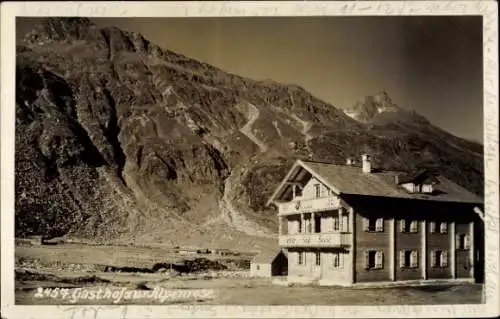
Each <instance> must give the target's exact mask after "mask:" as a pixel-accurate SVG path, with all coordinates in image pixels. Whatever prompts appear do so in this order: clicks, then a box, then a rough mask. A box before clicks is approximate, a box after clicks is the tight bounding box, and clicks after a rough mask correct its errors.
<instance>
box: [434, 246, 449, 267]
mask: <svg viewBox="0 0 500 319" xmlns="http://www.w3.org/2000/svg"><path fill="white" fill-rule="evenodd" d="M431 267H448V252H447V251H446V250H434V251H432V252H431Z"/></svg>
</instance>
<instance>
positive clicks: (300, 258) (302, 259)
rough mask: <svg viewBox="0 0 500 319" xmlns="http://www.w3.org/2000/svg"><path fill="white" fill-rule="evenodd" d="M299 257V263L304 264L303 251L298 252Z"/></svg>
mask: <svg viewBox="0 0 500 319" xmlns="http://www.w3.org/2000/svg"><path fill="white" fill-rule="evenodd" d="M298 255H299V256H298V258H297V261H298V264H299V265H302V264H303V263H304V255H303V252H301V251H299V252H298Z"/></svg>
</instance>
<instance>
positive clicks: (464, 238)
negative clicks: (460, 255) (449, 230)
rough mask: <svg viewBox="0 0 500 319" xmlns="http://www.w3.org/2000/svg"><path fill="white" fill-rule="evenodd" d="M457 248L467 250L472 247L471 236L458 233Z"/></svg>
mask: <svg viewBox="0 0 500 319" xmlns="http://www.w3.org/2000/svg"><path fill="white" fill-rule="evenodd" d="M456 246H457V249H461V250H465V249H469V248H470V237H469V236H468V235H465V234H459V235H457V244H456Z"/></svg>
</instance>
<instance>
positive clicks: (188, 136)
mask: <svg viewBox="0 0 500 319" xmlns="http://www.w3.org/2000/svg"><path fill="white" fill-rule="evenodd" d="M16 52H17V59H16V81H17V83H16V195H17V196H16V235H18V236H25V235H29V234H43V235H46V236H59V235H65V236H69V237H78V238H87V239H92V240H95V241H104V242H109V241H111V240H114V241H125V242H166V243H171V242H175V243H189V244H195V245H215V246H219V247H220V246H233V245H235V244H236V243H238V244H239V245H242V246H245V247H259V246H265V245H267V244H269V243H270V242H271V241H274V240H275V236H276V228H277V226H276V221H275V213H276V212H275V210H274V208H267V207H265V205H264V204H265V202H266V201H267V198H268V197H269V196H270V194H271V193H272V190H273V188H274V187H275V186H276V185H277V183H279V181H280V180H281V178H282V177H283V176H284V174H285V173H286V171H287V169H288V168H289V167H290V166H291V164H292V163H293V161H294V160H295V159H298V158H303V159H312V160H324V161H329V162H343V161H344V160H345V158H346V157H352V156H359V154H361V153H362V152H369V153H370V154H372V158H373V160H374V163H375V164H376V165H379V166H380V167H381V168H386V169H393V168H398V169H410V168H411V167H414V166H417V165H421V164H422V163H425V162H428V163H431V164H433V165H438V166H439V167H440V168H441V169H442V173H443V175H444V176H445V177H448V178H450V179H452V180H454V181H455V182H457V183H459V184H460V185H462V186H467V187H466V188H468V189H469V190H471V191H473V192H475V193H477V194H481V192H482V176H481V175H482V172H483V167H482V148H481V147H480V146H478V145H475V144H474V143H471V142H469V141H465V140H463V139H460V138H458V137H454V136H452V135H451V134H449V133H446V132H444V131H442V130H440V129H439V128H437V127H435V126H433V125H432V124H430V123H429V122H428V121H427V120H425V121H424V120H422V121H414V118H413V119H412V118H411V117H410V118H409V119H410V120H407V121H406V122H404V123H403V124H402V123H401V122H398V121H394V120H384V121H380V122H376V123H374V122H370V123H364V122H363V121H361V122H360V121H357V120H355V119H352V118H351V117H349V116H347V115H346V114H345V113H344V111H342V110H340V109H338V108H336V107H335V106H333V105H331V104H329V103H326V102H324V101H321V100H320V99H318V98H316V97H314V96H313V95H311V94H310V93H309V92H307V91H306V90H304V89H303V88H301V87H300V86H297V85H281V84H279V83H277V82H275V81H255V80H252V79H247V78H244V77H240V76H237V75H233V74H229V73H226V72H224V71H222V70H220V69H218V68H216V67H213V66H210V65H208V64H206V63H200V62H198V61H195V60H192V59H189V58H188V57H185V56H183V55H181V54H177V53H175V52H173V51H169V50H166V49H163V48H160V47H159V46H157V45H155V44H152V43H150V42H149V41H148V40H147V39H145V38H144V37H142V35H140V34H138V33H130V32H126V31H122V30H120V29H118V28H114V27H112V28H99V27H97V26H96V25H95V24H93V23H92V22H90V20H88V19H85V18H50V19H47V20H45V21H44V22H43V23H42V24H40V25H38V26H37V27H35V28H34V30H33V31H32V32H30V33H29V34H27V36H26V37H25V39H24V41H22V43H20V44H19V45H18V46H17V50H16ZM389 100H390V97H389V96H388V94H387V93H385V95H382V96H381V97H379V98H377V97H375V98H374V100H373V101H374V102H375V103H382V104H383V103H386V104H387V103H388V101H389ZM408 123H410V124H411V125H406V124H408ZM442 139H445V141H443V140H442ZM416 152H418V153H417V154H416Z"/></svg>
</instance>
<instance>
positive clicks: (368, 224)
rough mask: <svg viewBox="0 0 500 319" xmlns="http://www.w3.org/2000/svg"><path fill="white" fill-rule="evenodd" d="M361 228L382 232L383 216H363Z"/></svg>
mask: <svg viewBox="0 0 500 319" xmlns="http://www.w3.org/2000/svg"><path fill="white" fill-rule="evenodd" d="M363 228H364V230H365V231H369V232H383V231H384V219H383V218H373V217H372V218H364V220H363Z"/></svg>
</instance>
